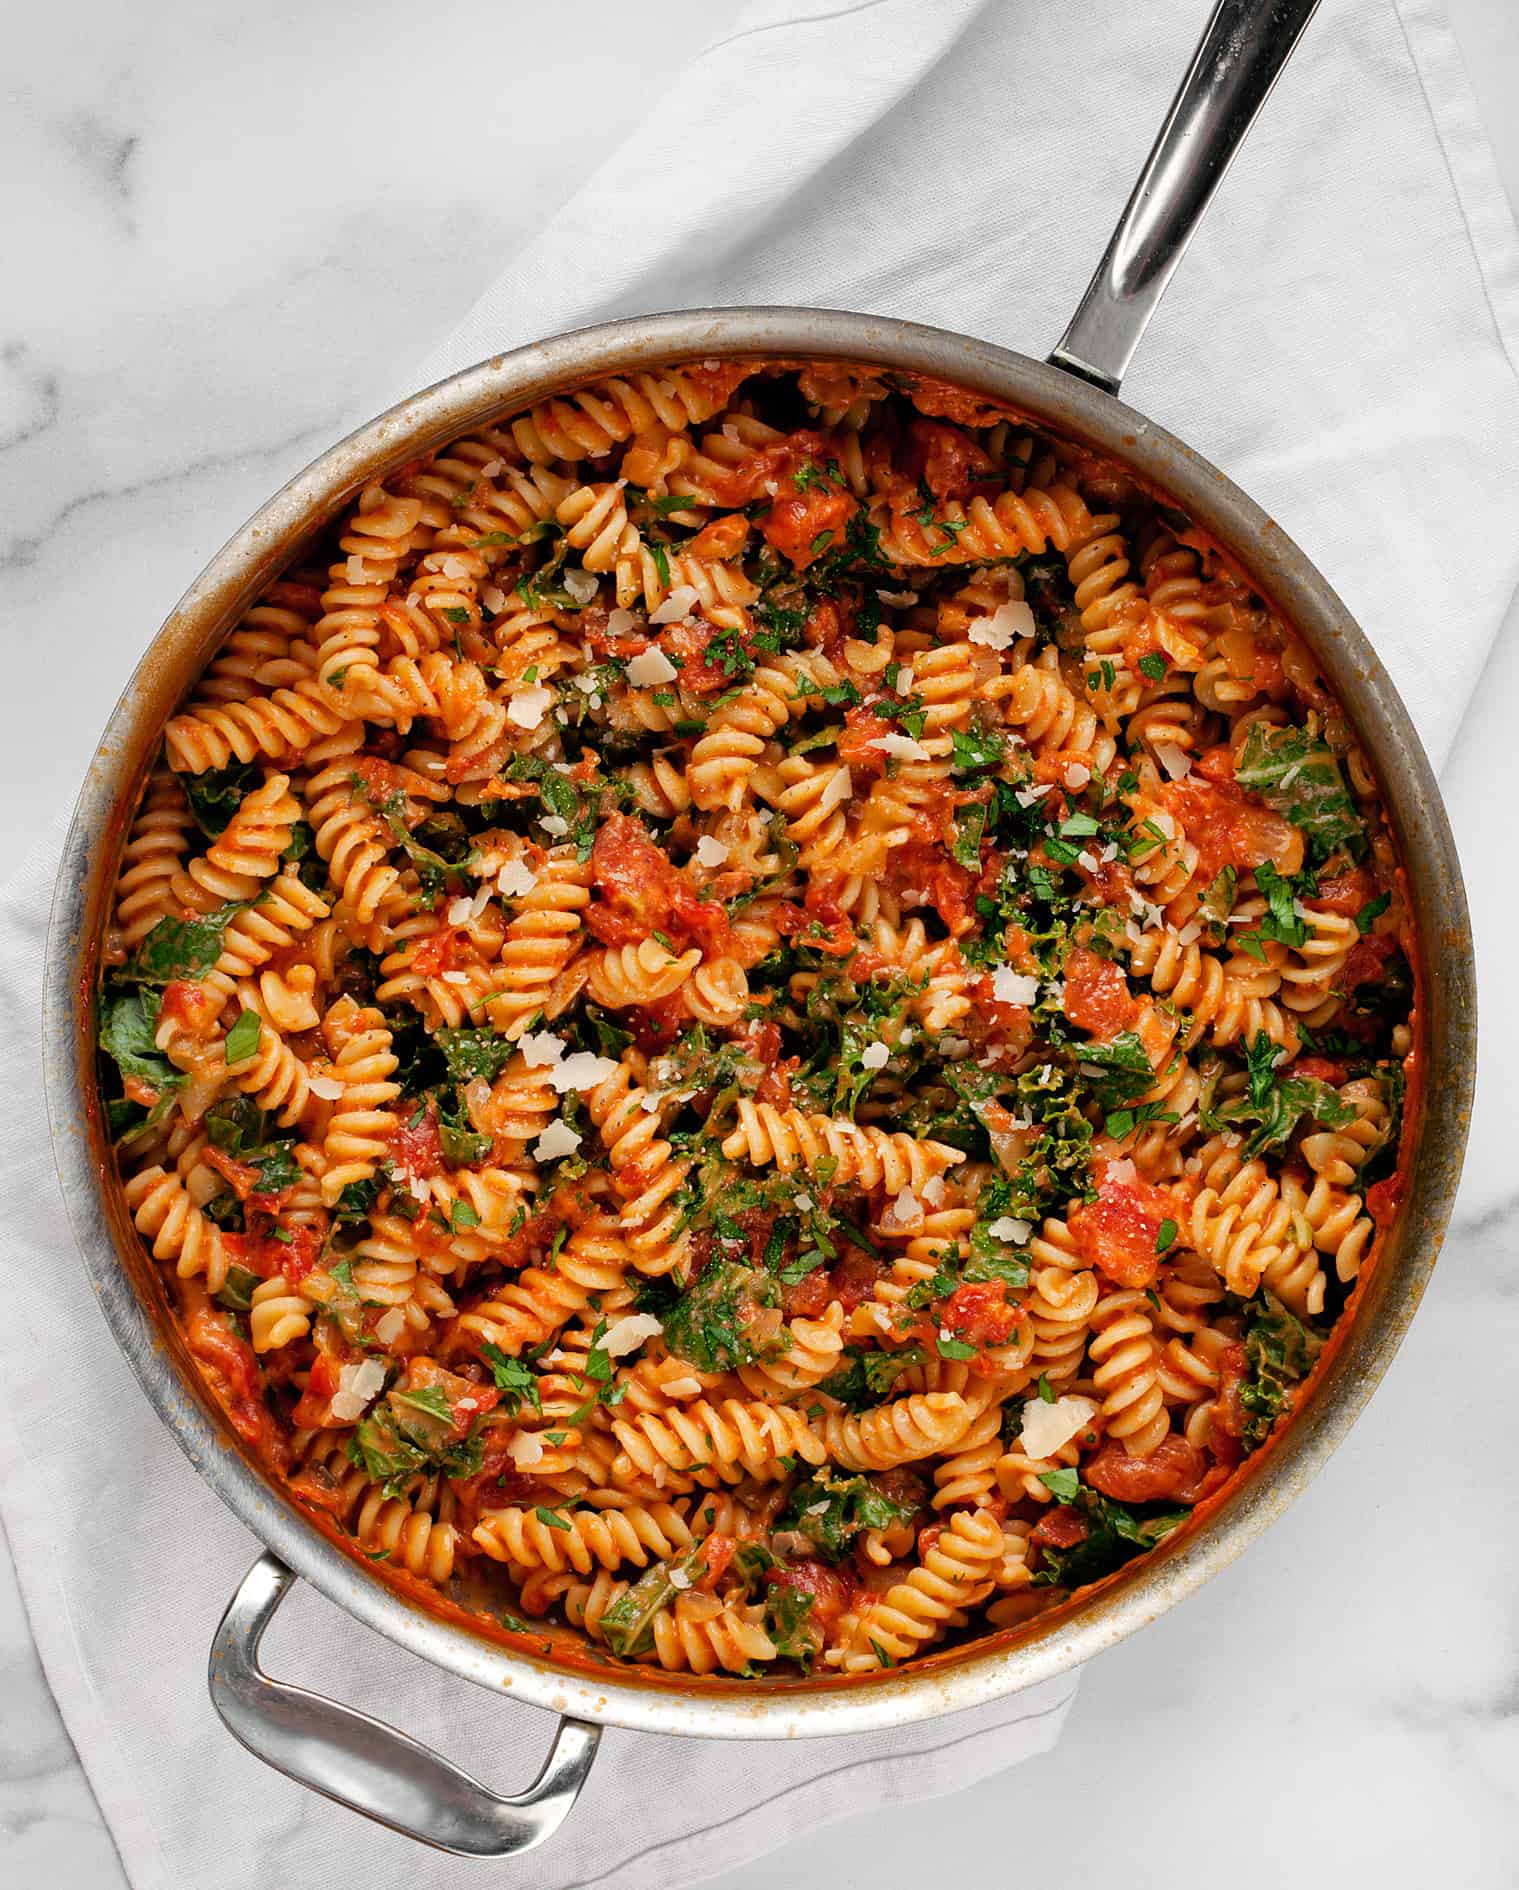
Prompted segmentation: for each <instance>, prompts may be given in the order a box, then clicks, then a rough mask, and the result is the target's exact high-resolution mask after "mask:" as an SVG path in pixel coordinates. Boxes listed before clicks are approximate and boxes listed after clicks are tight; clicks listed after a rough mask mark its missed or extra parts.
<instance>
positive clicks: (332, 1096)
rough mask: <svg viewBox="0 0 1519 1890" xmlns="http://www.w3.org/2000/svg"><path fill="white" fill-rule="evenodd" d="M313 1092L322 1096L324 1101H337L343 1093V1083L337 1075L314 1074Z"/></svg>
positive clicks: (312, 1081)
mask: <svg viewBox="0 0 1519 1890" xmlns="http://www.w3.org/2000/svg"><path fill="white" fill-rule="evenodd" d="M311 1093H312V1095H313V1096H320V1097H321V1099H322V1101H323V1102H336V1101H337V1099H338V1098H339V1096H341V1095H342V1093H343V1085H342V1084H341V1083H340V1082H339V1081H338V1079H337V1078H336V1077H335V1076H313V1077H312V1079H311Z"/></svg>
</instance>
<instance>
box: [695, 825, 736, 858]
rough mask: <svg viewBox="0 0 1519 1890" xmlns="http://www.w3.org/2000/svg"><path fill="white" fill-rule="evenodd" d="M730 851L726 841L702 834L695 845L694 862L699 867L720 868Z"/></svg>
mask: <svg viewBox="0 0 1519 1890" xmlns="http://www.w3.org/2000/svg"><path fill="white" fill-rule="evenodd" d="M731 851H732V849H731V848H730V847H729V845H728V843H727V841H726V840H717V839H714V838H713V836H712V835H711V834H710V833H704V834H703V835H702V837H701V838H700V840H698V841H697V843H696V861H697V864H698V865H699V866H721V865H722V864H723V862H724V861H725V860H726V859H727V857H728V855H729V853H730V852H731Z"/></svg>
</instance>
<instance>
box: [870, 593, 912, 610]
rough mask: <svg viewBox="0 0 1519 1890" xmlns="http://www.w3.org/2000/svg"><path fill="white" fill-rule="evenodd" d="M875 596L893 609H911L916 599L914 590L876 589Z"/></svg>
mask: <svg viewBox="0 0 1519 1890" xmlns="http://www.w3.org/2000/svg"><path fill="white" fill-rule="evenodd" d="M876 596H877V597H879V598H880V600H881V602H882V603H883V604H890V606H891V608H892V609H893V610H911V609H912V607H913V605H914V604H915V603H917V601H918V593H917V592H916V591H877V592H876Z"/></svg>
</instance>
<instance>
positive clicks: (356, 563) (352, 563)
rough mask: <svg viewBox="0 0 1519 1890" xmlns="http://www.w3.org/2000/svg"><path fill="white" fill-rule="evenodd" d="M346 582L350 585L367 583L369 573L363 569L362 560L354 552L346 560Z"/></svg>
mask: <svg viewBox="0 0 1519 1890" xmlns="http://www.w3.org/2000/svg"><path fill="white" fill-rule="evenodd" d="M348 582H349V583H350V584H367V583H368V582H369V572H368V570H367V568H366V567H365V564H364V560H363V559H362V558H361V557H360V556H359V554H358V552H356V551H355V552H353V553H352V554H351V555H350V557H349V559H348Z"/></svg>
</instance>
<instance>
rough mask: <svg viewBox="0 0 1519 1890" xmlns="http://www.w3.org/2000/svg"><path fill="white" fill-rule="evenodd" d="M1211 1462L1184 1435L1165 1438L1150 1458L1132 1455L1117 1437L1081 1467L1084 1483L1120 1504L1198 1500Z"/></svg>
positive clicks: (1192, 1501) (1193, 1501)
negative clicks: (1199, 1490) (1200, 1488)
mask: <svg viewBox="0 0 1519 1890" xmlns="http://www.w3.org/2000/svg"><path fill="white" fill-rule="evenodd" d="M1207 1473H1208V1462H1207V1459H1206V1458H1205V1457H1204V1456H1203V1454H1202V1452H1201V1451H1200V1450H1194V1449H1193V1448H1192V1446H1191V1445H1190V1444H1189V1443H1188V1442H1187V1440H1186V1438H1184V1437H1176V1436H1171V1437H1164V1438H1162V1439H1161V1441H1160V1443H1159V1445H1158V1446H1157V1447H1156V1449H1155V1450H1154V1451H1152V1452H1151V1454H1150V1455H1149V1456H1148V1457H1131V1456H1130V1455H1129V1452H1128V1450H1127V1448H1126V1447H1125V1446H1124V1445H1123V1444H1121V1443H1119V1442H1118V1441H1117V1440H1116V1439H1111V1440H1110V1441H1109V1442H1107V1443H1106V1444H1104V1445H1103V1447H1102V1449H1101V1450H1099V1451H1098V1452H1097V1454H1096V1456H1095V1457H1092V1458H1090V1459H1089V1460H1088V1461H1087V1462H1086V1463H1084V1464H1083V1465H1082V1467H1081V1475H1082V1480H1083V1482H1086V1483H1090V1484H1091V1486H1092V1488H1093V1489H1094V1490H1100V1491H1101V1492H1102V1494H1103V1495H1104V1496H1111V1497H1112V1498H1113V1499H1114V1501H1115V1502H1119V1503H1157V1502H1161V1501H1167V1502H1176V1503H1195V1502H1196V1501H1197V1492H1198V1489H1199V1486H1200V1485H1201V1483H1202V1481H1203V1478H1204V1477H1205V1476H1206V1475H1207Z"/></svg>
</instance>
